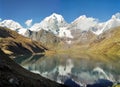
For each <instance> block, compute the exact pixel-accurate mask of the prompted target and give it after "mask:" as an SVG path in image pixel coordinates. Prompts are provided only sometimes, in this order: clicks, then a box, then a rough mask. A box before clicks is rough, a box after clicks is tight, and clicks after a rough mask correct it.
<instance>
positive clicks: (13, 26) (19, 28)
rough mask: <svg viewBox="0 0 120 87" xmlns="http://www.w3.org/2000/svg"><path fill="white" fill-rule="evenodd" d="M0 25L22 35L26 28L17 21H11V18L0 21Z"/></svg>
mask: <svg viewBox="0 0 120 87" xmlns="http://www.w3.org/2000/svg"><path fill="white" fill-rule="evenodd" d="M0 26H2V27H7V28H10V29H12V30H15V31H17V32H18V33H19V34H22V35H24V33H25V32H26V30H27V29H25V28H23V27H22V26H21V25H20V24H19V23H18V22H16V21H13V20H3V21H2V22H0Z"/></svg>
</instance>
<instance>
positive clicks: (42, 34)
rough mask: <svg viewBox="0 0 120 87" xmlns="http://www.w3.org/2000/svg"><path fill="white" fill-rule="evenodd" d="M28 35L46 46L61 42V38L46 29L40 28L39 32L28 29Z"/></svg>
mask: <svg viewBox="0 0 120 87" xmlns="http://www.w3.org/2000/svg"><path fill="white" fill-rule="evenodd" d="M25 35H26V37H28V38H31V39H32V40H35V41H39V42H42V44H44V45H45V46H48V47H49V46H55V45H57V44H58V43H59V42H60V38H59V37H57V36H56V35H54V34H53V33H52V32H49V31H46V30H43V29H42V30H39V31H37V32H35V31H30V30H27V31H26V33H25Z"/></svg>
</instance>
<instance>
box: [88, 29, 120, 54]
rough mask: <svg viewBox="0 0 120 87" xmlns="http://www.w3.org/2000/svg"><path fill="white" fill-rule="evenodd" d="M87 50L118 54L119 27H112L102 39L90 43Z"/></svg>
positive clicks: (119, 46)
mask: <svg viewBox="0 0 120 87" xmlns="http://www.w3.org/2000/svg"><path fill="white" fill-rule="evenodd" d="M105 33H108V32H105ZM89 52H94V53H102V54H117V55H120V27H117V28H115V29H112V30H111V31H110V32H109V33H108V34H107V35H106V37H105V38H104V39H103V40H100V41H98V42H94V43H92V44H91V47H90V49H89Z"/></svg>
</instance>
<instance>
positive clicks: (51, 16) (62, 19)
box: [45, 13, 64, 22]
mask: <svg viewBox="0 0 120 87" xmlns="http://www.w3.org/2000/svg"><path fill="white" fill-rule="evenodd" d="M51 19H52V20H57V21H60V22H61V21H64V18H63V16H62V15H59V14H56V13H53V14H52V15H50V16H48V17H46V18H45V20H46V21H49V20H51Z"/></svg>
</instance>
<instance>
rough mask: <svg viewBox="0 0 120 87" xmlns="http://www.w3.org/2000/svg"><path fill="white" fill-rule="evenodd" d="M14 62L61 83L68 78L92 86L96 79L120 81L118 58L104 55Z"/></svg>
mask: <svg viewBox="0 0 120 87" xmlns="http://www.w3.org/2000/svg"><path fill="white" fill-rule="evenodd" d="M15 61H16V62H17V63H19V64H20V65H21V66H23V67H24V68H26V69H28V70H30V71H31V72H35V73H39V74H41V75H42V76H44V77H47V78H49V79H51V80H54V81H57V82H60V83H63V82H64V81H65V80H66V79H68V78H70V79H72V80H74V81H75V82H77V83H78V84H80V83H82V84H93V83H95V81H97V80H98V79H107V80H110V81H120V66H119V65H120V57H119V56H111V55H110V56H106V55H77V56H70V55H67V54H66V55H65V54H63V55H54V56H43V55H34V56H22V57H19V58H15Z"/></svg>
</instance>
